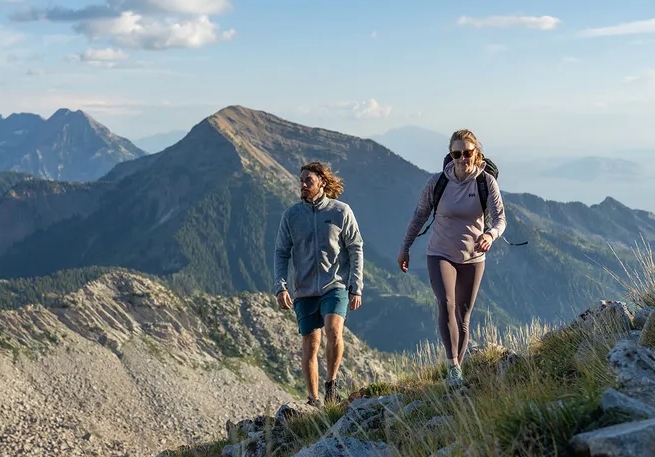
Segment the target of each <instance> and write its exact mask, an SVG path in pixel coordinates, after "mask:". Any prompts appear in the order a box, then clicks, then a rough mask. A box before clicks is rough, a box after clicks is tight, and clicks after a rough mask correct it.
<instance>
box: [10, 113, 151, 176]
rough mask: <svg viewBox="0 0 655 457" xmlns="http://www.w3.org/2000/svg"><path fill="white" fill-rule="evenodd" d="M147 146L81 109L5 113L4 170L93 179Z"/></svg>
mask: <svg viewBox="0 0 655 457" xmlns="http://www.w3.org/2000/svg"><path fill="white" fill-rule="evenodd" d="M145 154H146V152H145V151H143V150H141V149H139V148H138V147H136V146H135V145H134V144H132V143H131V142H130V141H129V140H127V139H125V138H123V137H120V136H118V135H115V134H114V133H112V132H111V131H110V130H109V129H108V128H107V127H105V126H104V125H102V124H100V123H98V122H97V121H96V120H94V119H93V118H92V117H91V116H89V115H88V114H86V113H84V112H82V111H71V110H68V109H59V110H57V111H56V112H55V113H54V114H53V115H52V116H51V117H49V118H48V119H44V118H42V117H41V116H38V115H36V114H30V113H18V114H12V115H10V116H9V117H7V118H3V117H2V116H0V171H16V172H23V173H28V174H31V175H33V176H35V177H39V178H44V179H53V180H60V181H94V180H96V179H98V178H99V177H101V176H102V175H104V174H105V173H107V172H108V171H109V170H110V169H111V168H113V167H114V165H116V164H117V163H120V162H123V161H125V160H132V159H136V158H138V157H142V156H144V155H145Z"/></svg>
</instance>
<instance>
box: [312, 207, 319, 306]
mask: <svg viewBox="0 0 655 457" xmlns="http://www.w3.org/2000/svg"><path fill="white" fill-rule="evenodd" d="M312 212H313V213H314V245H315V247H316V251H315V252H316V263H315V265H314V266H315V267H316V293H317V294H319V295H320V293H321V281H320V269H319V268H318V262H319V256H318V227H317V223H316V218H317V213H316V206H312Z"/></svg>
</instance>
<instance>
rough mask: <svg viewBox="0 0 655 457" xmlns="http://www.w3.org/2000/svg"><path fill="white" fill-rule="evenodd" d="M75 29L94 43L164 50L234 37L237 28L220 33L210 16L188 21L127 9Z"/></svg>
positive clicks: (194, 46) (189, 46) (192, 46)
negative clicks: (107, 42) (108, 42)
mask: <svg viewBox="0 0 655 457" xmlns="http://www.w3.org/2000/svg"><path fill="white" fill-rule="evenodd" d="M74 29H75V31H76V32H78V33H81V34H83V35H85V36H86V37H87V38H89V40H90V41H92V42H94V41H97V40H100V39H103V38H107V39H108V40H109V41H110V42H111V43H113V44H115V45H117V46H123V47H126V48H131V49H146V50H151V51H155V50H162V49H170V48H200V47H202V46H205V45H207V44H212V43H216V42H219V41H229V40H231V39H232V38H233V37H234V35H235V34H236V31H235V30H234V29H230V30H227V31H224V32H222V33H220V34H219V33H218V25H216V24H214V23H213V22H211V21H210V20H209V18H208V17H207V16H200V17H199V18H197V19H190V20H187V21H180V22H175V21H158V20H154V19H150V18H147V17H144V16H141V15H139V14H135V13H131V12H126V13H123V14H121V16H120V17H118V18H111V19H98V20H95V21H84V22H81V23H80V24H78V25H76V26H75V27H74Z"/></svg>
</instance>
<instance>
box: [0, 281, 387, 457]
mask: <svg viewBox="0 0 655 457" xmlns="http://www.w3.org/2000/svg"><path fill="white" fill-rule="evenodd" d="M48 295H49V300H48V306H43V305H42V304H39V303H34V304H30V305H27V306H23V307H19V308H17V309H11V310H4V311H0V386H1V387H2V388H0V411H1V412H2V414H0V447H1V448H2V450H1V451H0V455H2V456H5V455H7V456H14V455H25V456H42V455H55V454H62V455H98V456H124V455H130V456H151V455H154V454H156V453H157V452H159V451H160V450H162V449H164V448H166V447H168V446H179V445H182V444H193V443H197V442H202V441H207V440H211V439H217V438H220V437H221V436H222V435H224V433H225V432H224V424H225V423H226V421H227V420H232V421H236V420H240V419H242V418H244V417H246V416H247V415H248V414H251V413H252V412H253V411H257V412H260V413H262V414H263V413H267V412H270V411H272V410H273V409H276V408H277V407H279V405H280V404H282V403H284V402H286V401H290V400H292V399H293V398H302V397H301V396H299V394H295V393H294V392H296V389H298V388H299V387H300V386H302V381H301V373H300V371H299V369H300V365H299V350H298V348H299V346H298V342H299V340H298V335H297V333H296V328H295V325H294V322H293V320H292V318H291V316H290V314H288V313H283V312H282V311H280V310H279V309H277V308H275V307H273V304H272V300H271V297H270V296H267V295H264V294H254V295H248V294H246V295H241V296H238V297H229V298H227V297H217V296H208V295H205V294H201V295H194V296H189V297H186V298H184V299H183V298H180V297H179V296H178V295H176V294H174V293H172V292H171V291H170V290H168V289H167V288H166V287H164V286H163V285H162V284H160V283H159V282H158V281H155V280H152V279H148V278H146V277H143V276H139V275H135V274H132V273H129V272H124V271H114V272H111V273H107V274H104V275H101V276H99V277H98V278H97V279H96V280H94V281H91V282H88V283H87V284H85V285H84V286H83V287H82V288H80V289H79V290H76V291H74V292H70V293H57V292H56V291H54V289H53V290H51V291H50V292H49V294H48ZM347 339H348V346H349V350H348V352H347V353H346V356H345V357H346V359H345V361H344V365H345V370H344V377H345V379H346V381H349V382H350V383H352V382H355V379H357V380H358V381H360V382H366V381H370V379H372V378H371V377H372V376H381V377H382V378H389V376H390V375H388V373H387V369H386V367H385V366H384V365H383V363H382V362H380V361H379V360H378V359H377V358H376V354H374V353H372V352H371V351H370V350H369V349H367V347H366V346H365V345H363V344H362V343H361V342H360V341H359V340H357V339H356V338H355V337H353V336H352V334H350V333H349V332H348V335H347Z"/></svg>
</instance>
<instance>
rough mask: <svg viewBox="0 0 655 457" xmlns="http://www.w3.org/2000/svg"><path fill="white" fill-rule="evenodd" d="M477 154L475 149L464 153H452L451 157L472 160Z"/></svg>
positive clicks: (466, 150)
mask: <svg viewBox="0 0 655 457" xmlns="http://www.w3.org/2000/svg"><path fill="white" fill-rule="evenodd" d="M473 154H475V149H464V150H463V151H450V155H451V156H452V158H453V159H459V158H460V157H462V156H464V157H466V158H467V159H470V158H471V157H473Z"/></svg>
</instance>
